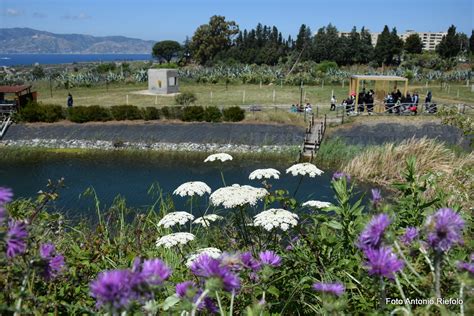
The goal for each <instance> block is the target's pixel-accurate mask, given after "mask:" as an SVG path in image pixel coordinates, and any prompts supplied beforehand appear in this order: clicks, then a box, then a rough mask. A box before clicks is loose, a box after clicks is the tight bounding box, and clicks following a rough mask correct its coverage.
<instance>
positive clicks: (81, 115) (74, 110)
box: [68, 105, 112, 123]
mask: <svg viewBox="0 0 474 316" xmlns="http://www.w3.org/2000/svg"><path fill="white" fill-rule="evenodd" d="M68 119H69V120H70V121H71V122H75V123H85V122H95V121H99V122H105V121H110V120H111V119H112V114H111V113H110V110H109V109H107V108H104V107H101V106H98V105H91V106H73V107H71V108H69V109H68Z"/></svg>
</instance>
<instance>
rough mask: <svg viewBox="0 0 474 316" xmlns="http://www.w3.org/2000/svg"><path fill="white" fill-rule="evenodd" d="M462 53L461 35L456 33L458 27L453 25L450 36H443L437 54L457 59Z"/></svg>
mask: <svg viewBox="0 0 474 316" xmlns="http://www.w3.org/2000/svg"><path fill="white" fill-rule="evenodd" d="M460 51H461V42H460V39H459V35H458V34H457V33H456V27H455V26H454V25H451V26H450V27H449V29H448V34H446V35H445V36H443V39H441V42H440V43H439V44H438V46H437V47H436V52H437V53H438V54H439V55H440V56H441V57H444V58H451V57H455V56H457V55H458V54H459V52H460Z"/></svg>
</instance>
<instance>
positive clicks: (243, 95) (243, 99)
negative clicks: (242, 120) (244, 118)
mask: <svg viewBox="0 0 474 316" xmlns="http://www.w3.org/2000/svg"><path fill="white" fill-rule="evenodd" d="M244 103H245V90H244V92H243V93H242V104H244Z"/></svg>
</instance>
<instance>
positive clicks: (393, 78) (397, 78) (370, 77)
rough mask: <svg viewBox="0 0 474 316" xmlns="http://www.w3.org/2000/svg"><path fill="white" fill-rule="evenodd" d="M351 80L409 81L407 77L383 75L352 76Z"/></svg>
mask: <svg viewBox="0 0 474 316" xmlns="http://www.w3.org/2000/svg"><path fill="white" fill-rule="evenodd" d="M351 78H354V79H359V80H385V81H408V79H407V78H405V77H400V76H383V75H352V76H351Z"/></svg>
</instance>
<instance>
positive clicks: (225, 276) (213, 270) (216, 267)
mask: <svg viewBox="0 0 474 316" xmlns="http://www.w3.org/2000/svg"><path fill="white" fill-rule="evenodd" d="M190 268H191V271H192V273H193V274H194V275H196V276H199V277H203V278H217V279H220V280H221V281H222V284H223V287H224V290H226V291H228V292H232V291H235V290H238V289H239V288H240V279H239V278H238V277H237V276H236V275H235V274H233V273H232V272H230V270H229V269H228V268H227V267H222V266H221V265H220V262H219V260H217V259H213V258H211V257H209V256H208V255H206V254H203V255H201V256H199V257H198V258H197V259H196V260H194V261H193V263H192V264H191V267H190Z"/></svg>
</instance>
